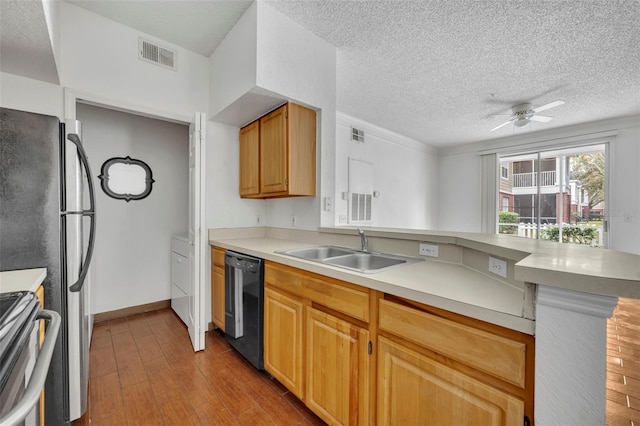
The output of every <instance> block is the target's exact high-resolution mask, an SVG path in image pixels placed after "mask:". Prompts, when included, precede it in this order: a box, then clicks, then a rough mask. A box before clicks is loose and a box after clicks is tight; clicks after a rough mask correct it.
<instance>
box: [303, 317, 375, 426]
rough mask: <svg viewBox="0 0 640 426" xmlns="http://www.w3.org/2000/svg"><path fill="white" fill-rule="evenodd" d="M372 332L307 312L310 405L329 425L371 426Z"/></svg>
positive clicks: (308, 396) (332, 318)
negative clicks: (370, 336) (369, 423)
mask: <svg viewBox="0 0 640 426" xmlns="http://www.w3.org/2000/svg"><path fill="white" fill-rule="evenodd" d="M368 347H369V331H368V330H366V329H363V328H360V327H358V326H355V325H353V324H351V323H349V322H347V321H343V320H341V319H339V318H336V317H334V316H333V315H329V314H327V313H325V312H322V311H319V310H317V309H314V308H311V307H308V308H307V386H306V400H305V401H306V403H307V406H308V407H309V408H311V410H313V411H314V412H315V413H316V414H318V416H320V417H321V418H322V419H323V420H324V421H326V422H327V423H329V424H341V425H364V424H368V422H369V417H368V408H369V353H368Z"/></svg>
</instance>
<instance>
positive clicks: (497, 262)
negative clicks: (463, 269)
mask: <svg viewBox="0 0 640 426" xmlns="http://www.w3.org/2000/svg"><path fill="white" fill-rule="evenodd" d="M489 272H491V273H493V274H496V275H500V276H501V277H502V278H507V261H506V260H502V259H497V258H495V257H491V256H489Z"/></svg>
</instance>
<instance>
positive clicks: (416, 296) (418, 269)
mask: <svg viewBox="0 0 640 426" xmlns="http://www.w3.org/2000/svg"><path fill="white" fill-rule="evenodd" d="M209 242H210V244H212V245H215V246H218V247H221V248H224V249H227V250H233V251H238V252H241V253H245V254H248V255H252V256H256V257H259V258H262V259H266V260H270V261H274V262H278V263H282V264H285V265H289V266H292V267H296V268H300V269H304V270H307V271H310V272H315V273H318V274H321V275H325V276H329V277H332V278H336V279H339V280H343V281H347V282H351V283H354V284H358V285H361V286H363V287H367V288H371V289H374V290H378V291H382V292H385V293H389V294H393V295H396V296H400V297H405V298H407V299H411V300H415V301H417V302H422V303H425V304H428V305H431V306H435V307H438V308H442V309H446V310H449V311H452V312H456V313H460V314H462V315H467V316H470V317H473V318H476V319H480V320H483V321H487V322H490V323H493V324H497V325H501V326H504V327H507V328H510V329H514V330H518V331H522V332H524V333H527V334H533V332H534V323H535V322H534V321H533V320H532V319H527V318H524V317H523V310H524V303H525V302H524V290H523V289H521V288H518V287H515V286H512V285H509V284H508V283H506V282H504V281H501V280H499V279H495V278H493V277H491V276H489V275H485V274H482V273H479V272H478V271H475V270H472V269H470V268H467V267H466V266H464V265H461V264H456V263H448V262H436V261H428V260H425V261H421V262H417V263H413V264H410V265H403V266H400V267H396V268H391V269H388V270H384V271H381V272H378V273H374V274H363V273H359V272H355V271H350V270H347V269H343V268H339V267H335V266H331V265H327V264H321V263H317V262H311V261H306V260H303V259H298V258H294V257H291V256H287V255H284V254H279V253H276V251H282V250H290V249H295V248H303V247H310V246H313V245H318V244H310V243H306V242H300V241H292V240H285V239H277V238H268V237H260V238H231V239H211V240H210V241H209Z"/></svg>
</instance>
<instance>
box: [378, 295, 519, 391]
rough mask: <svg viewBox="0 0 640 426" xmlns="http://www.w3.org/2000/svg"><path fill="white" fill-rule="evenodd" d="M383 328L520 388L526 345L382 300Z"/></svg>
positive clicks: (380, 319)
mask: <svg viewBox="0 0 640 426" xmlns="http://www.w3.org/2000/svg"><path fill="white" fill-rule="evenodd" d="M379 308H380V309H379V327H380V329H381V330H385V331H388V332H390V333H393V334H395V335H397V336H400V337H403V338H405V339H407V340H409V341H411V342H414V343H417V344H419V345H421V346H424V347H426V348H428V349H431V350H433V351H435V352H438V353H441V354H442V355H445V356H447V357H449V358H452V359H455V360H458V361H460V362H462V363H464V364H467V365H469V366H471V367H474V368H476V369H478V370H481V371H484V372H485V373H488V374H491V375H492V376H495V377H498V378H500V379H502V380H504V381H506V382H509V383H512V384H514V385H516V386H518V387H520V388H524V387H525V360H526V345H525V344H524V343H522V342H517V341H514V340H511V339H507V338H505V337H502V336H498V335H496V334H493V333H488V332H486V331H483V330H478V329H475V328H473V327H469V326H467V325H463V324H458V323H456V322H454V321H451V320H449V319H445V318H441V317H438V316H436V315H432V314H429V313H426V312H422V311H420V310H418V309H414V308H411V307H407V306H404V305H400V304H398V303H394V302H390V301H388V300H383V299H381V300H380V305H379Z"/></svg>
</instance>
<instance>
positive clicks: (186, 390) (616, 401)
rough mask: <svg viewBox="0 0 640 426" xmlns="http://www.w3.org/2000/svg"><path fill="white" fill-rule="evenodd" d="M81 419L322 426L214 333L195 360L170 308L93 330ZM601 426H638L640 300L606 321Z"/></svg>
mask: <svg viewBox="0 0 640 426" xmlns="http://www.w3.org/2000/svg"><path fill="white" fill-rule="evenodd" d="M90 356H91V359H90V366H91V367H90V368H91V371H90V382H89V389H90V392H89V394H90V395H89V403H88V410H87V414H86V415H85V416H83V418H82V419H80V420H78V421H76V422H74V425H75V426H84V425H89V424H91V425H94V426H106V425H114V426H116V425H117V426H124V425H130V426H138V425H252V426H259V425H323V424H324V423H323V422H322V420H320V419H319V418H318V417H317V416H315V415H314V414H313V413H312V412H311V411H309V410H308V409H307V408H306V407H305V406H304V405H302V403H301V402H300V401H298V399H297V398H295V397H294V396H293V395H291V393H289V392H288V391H287V390H286V389H285V388H284V387H282V385H280V384H279V383H278V382H277V381H275V380H272V379H270V378H269V377H268V376H267V375H266V374H265V373H264V372H258V371H257V370H255V369H254V368H253V367H252V366H251V365H250V364H249V363H248V362H246V361H245V360H244V359H243V358H242V357H240V356H239V355H238V354H237V353H235V352H234V351H233V350H232V349H231V347H230V346H229V345H228V344H227V343H226V341H225V340H224V337H223V336H222V335H221V334H220V333H219V332H217V331H212V332H208V333H206V349H205V350H204V351H201V352H198V353H194V352H193V351H192V350H191V343H190V341H189V337H188V334H187V329H186V327H185V326H184V324H183V323H182V322H181V321H180V319H178V317H177V316H176V315H175V313H174V312H173V311H172V310H171V309H161V310H158V311H153V312H148V313H145V314H137V315H132V316H129V317H126V318H120V319H116V320H110V321H104V322H100V323H97V324H96V325H95V327H94V333H93V339H92V344H91V355H90ZM606 395H607V425H608V426H640V301H638V300H631V299H620V301H619V303H618V306H617V307H616V309H615V311H614V313H613V316H612V317H611V318H610V319H609V320H608V322H607V390H606Z"/></svg>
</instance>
